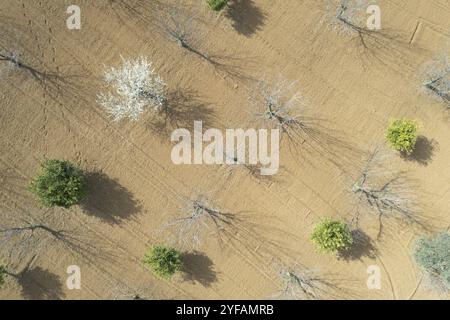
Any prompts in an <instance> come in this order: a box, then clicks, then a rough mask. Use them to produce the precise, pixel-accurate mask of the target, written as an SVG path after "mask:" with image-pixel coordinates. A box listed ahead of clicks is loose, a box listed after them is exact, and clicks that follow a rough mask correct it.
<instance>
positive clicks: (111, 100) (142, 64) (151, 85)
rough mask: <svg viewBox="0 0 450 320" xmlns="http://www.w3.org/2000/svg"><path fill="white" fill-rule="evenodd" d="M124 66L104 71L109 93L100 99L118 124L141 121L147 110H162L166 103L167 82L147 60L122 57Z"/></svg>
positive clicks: (99, 97)
mask: <svg viewBox="0 0 450 320" xmlns="http://www.w3.org/2000/svg"><path fill="white" fill-rule="evenodd" d="M122 63H123V65H122V67H121V68H119V69H116V68H114V67H113V68H111V69H109V70H108V71H107V72H105V75H104V80H105V82H106V84H107V86H108V87H109V88H110V92H108V93H102V94H100V95H98V96H97V101H98V103H99V104H100V105H101V106H103V107H104V108H105V109H106V111H107V112H108V113H109V114H110V115H111V116H112V117H113V119H114V120H115V121H119V120H122V119H125V118H129V119H132V120H138V119H139V117H140V115H141V114H142V113H143V112H144V111H145V109H147V108H152V109H154V110H156V111H158V110H161V109H162V108H163V107H164V105H165V103H166V83H165V82H164V81H163V80H162V79H161V77H160V76H159V75H158V74H157V73H156V72H155V70H154V69H153V67H152V63H151V62H150V61H148V60H147V59H146V58H145V57H140V58H138V59H136V60H126V59H124V58H122Z"/></svg>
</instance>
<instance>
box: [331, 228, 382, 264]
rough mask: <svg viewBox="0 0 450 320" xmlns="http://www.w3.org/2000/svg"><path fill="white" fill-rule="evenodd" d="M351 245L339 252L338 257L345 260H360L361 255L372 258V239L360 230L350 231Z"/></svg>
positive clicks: (374, 253)
mask: <svg viewBox="0 0 450 320" xmlns="http://www.w3.org/2000/svg"><path fill="white" fill-rule="evenodd" d="M352 237H353V245H352V248H351V249H350V250H348V251H345V252H341V253H339V258H340V259H343V260H345V261H353V260H361V259H362V258H363V257H367V258H371V259H374V258H375V256H376V252H377V250H376V248H375V246H374V243H373V241H372V239H371V238H370V237H369V236H368V235H367V234H366V233H365V232H364V231H362V230H360V229H357V230H353V231H352Z"/></svg>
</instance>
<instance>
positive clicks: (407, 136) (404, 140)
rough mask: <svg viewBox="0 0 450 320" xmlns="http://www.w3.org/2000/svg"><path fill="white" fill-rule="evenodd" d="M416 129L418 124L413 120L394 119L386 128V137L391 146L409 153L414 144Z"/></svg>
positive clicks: (412, 149)
mask: <svg viewBox="0 0 450 320" xmlns="http://www.w3.org/2000/svg"><path fill="white" fill-rule="evenodd" d="M417 129H418V125H417V122H416V121H414V120H409V119H399V120H394V121H392V122H391V124H390V125H389V127H388V129H387V136H386V137H387V140H388V142H389V144H390V145H391V147H392V148H394V149H395V150H397V151H400V152H402V153H404V154H406V155H410V154H411V153H412V152H413V151H414V147H415V145H416V141H417Z"/></svg>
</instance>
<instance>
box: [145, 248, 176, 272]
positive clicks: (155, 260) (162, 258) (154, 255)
mask: <svg viewBox="0 0 450 320" xmlns="http://www.w3.org/2000/svg"><path fill="white" fill-rule="evenodd" d="M142 263H143V264H144V266H146V267H149V268H150V269H151V270H152V271H153V272H154V273H155V274H156V275H157V276H160V277H161V278H165V279H169V278H170V277H172V276H173V275H174V274H175V273H176V272H177V271H180V270H181V268H182V267H183V259H182V256H181V253H180V252H179V251H177V250H175V249H174V248H170V247H165V246H154V247H153V248H151V249H150V250H149V251H148V252H147V254H146V255H145V256H144V259H143V261H142Z"/></svg>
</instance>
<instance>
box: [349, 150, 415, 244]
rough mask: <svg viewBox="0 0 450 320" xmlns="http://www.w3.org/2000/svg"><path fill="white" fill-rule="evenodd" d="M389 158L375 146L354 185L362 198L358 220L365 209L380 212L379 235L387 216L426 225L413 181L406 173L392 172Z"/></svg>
mask: <svg viewBox="0 0 450 320" xmlns="http://www.w3.org/2000/svg"><path fill="white" fill-rule="evenodd" d="M385 160H386V155H385V154H384V153H383V152H382V150H381V148H380V147H377V148H375V150H374V151H373V152H372V153H371V154H370V156H369V158H368V160H367V163H366V165H365V167H364V168H363V170H362V172H361V174H360V176H359V178H358V179H357V181H356V182H355V183H354V185H353V187H352V192H353V193H354V194H355V195H356V196H357V198H358V210H357V213H356V215H355V217H354V222H355V223H356V225H357V224H358V220H359V218H360V213H361V211H362V212H375V213H377V214H378V219H379V232H378V237H379V236H381V233H382V227H383V222H382V219H383V218H398V219H400V220H402V221H404V222H408V223H413V222H414V223H419V224H420V225H422V226H423V222H422V221H421V219H420V216H419V207H418V204H417V202H416V200H415V198H416V196H415V194H414V192H413V190H412V189H413V186H412V184H411V182H410V181H409V180H408V179H407V178H406V176H405V174H404V173H403V172H392V170H389V169H388V168H386V166H385V165H384V161H385ZM359 205H361V207H362V209H360V208H359Z"/></svg>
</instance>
